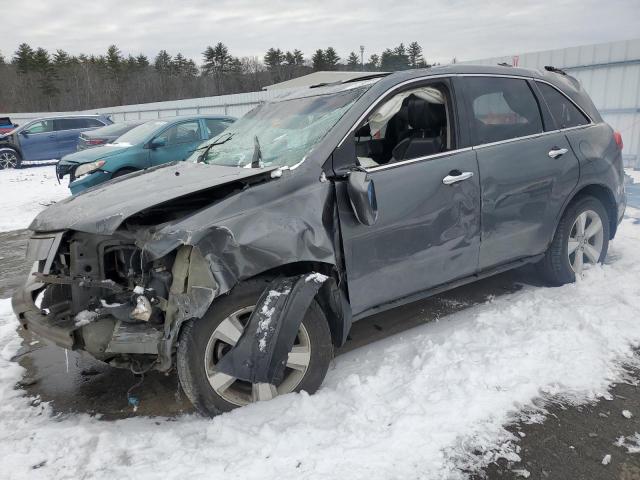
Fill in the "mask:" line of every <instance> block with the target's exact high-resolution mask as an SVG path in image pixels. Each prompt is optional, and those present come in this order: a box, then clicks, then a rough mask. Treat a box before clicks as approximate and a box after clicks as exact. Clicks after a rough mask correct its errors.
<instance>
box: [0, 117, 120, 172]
mask: <svg viewBox="0 0 640 480" xmlns="http://www.w3.org/2000/svg"><path fill="white" fill-rule="evenodd" d="M111 123H112V122H111V120H109V118H107V117H105V116H103V115H65V116H60V117H47V118H39V119H37V120H32V121H31V122H28V123H25V124H24V125H22V126H20V127H18V128H16V129H14V130H12V131H10V132H9V133H7V134H4V135H0V169H2V168H17V167H19V166H20V165H21V163H22V162H23V161H29V162H35V161H48V160H58V159H60V158H62V157H63V156H64V155H67V154H69V153H71V152H75V151H76V148H77V145H78V137H79V136H80V134H81V133H82V132H85V131H87V130H93V129H96V128H100V127H104V126H105V125H109V124H111Z"/></svg>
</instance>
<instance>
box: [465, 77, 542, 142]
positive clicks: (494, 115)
mask: <svg viewBox="0 0 640 480" xmlns="http://www.w3.org/2000/svg"><path fill="white" fill-rule="evenodd" d="M461 80H462V84H463V88H464V95H465V98H466V101H467V111H468V112H469V113H470V116H471V118H470V121H471V122H470V123H471V125H469V129H470V131H471V137H472V142H473V143H474V144H475V145H482V144H485V143H493V142H499V141H503V140H509V139H512V138H518V137H525V136H527V135H534V134H536V133H541V132H542V131H543V129H542V117H541V115H540V107H539V105H538V102H537V100H536V98H535V96H534V94H533V92H532V91H531V88H530V87H529V84H528V83H527V81H526V80H521V79H515V78H498V77H467V78H462V79H461Z"/></svg>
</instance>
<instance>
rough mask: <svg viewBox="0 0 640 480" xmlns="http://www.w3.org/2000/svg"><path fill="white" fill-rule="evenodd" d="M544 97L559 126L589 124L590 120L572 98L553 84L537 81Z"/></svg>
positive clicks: (569, 126)
mask: <svg viewBox="0 0 640 480" xmlns="http://www.w3.org/2000/svg"><path fill="white" fill-rule="evenodd" d="M536 83H537V85H538V89H539V90H540V93H541V94H542V98H543V99H544V101H545V102H546V104H547V106H548V107H549V110H550V111H551V115H552V116H553V119H554V120H555V122H556V126H557V128H571V127H579V126H581V125H588V124H589V123H590V120H589V119H588V118H587V117H586V116H585V114H584V113H582V112H581V111H580V110H579V109H578V108H577V107H576V106H575V105H574V104H573V102H572V101H571V100H569V99H568V98H567V97H566V96H565V95H564V94H562V93H560V92H559V91H558V90H556V89H555V88H554V87H552V86H551V85H547V84H546V83H542V82H536Z"/></svg>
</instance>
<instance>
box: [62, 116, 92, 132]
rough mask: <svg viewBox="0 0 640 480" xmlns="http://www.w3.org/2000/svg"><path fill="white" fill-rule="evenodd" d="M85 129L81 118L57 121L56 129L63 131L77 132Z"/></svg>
mask: <svg viewBox="0 0 640 480" xmlns="http://www.w3.org/2000/svg"><path fill="white" fill-rule="evenodd" d="M79 128H85V124H84V122H83V119H81V118H59V119H56V120H55V129H56V130H57V131H61V130H77V129H79Z"/></svg>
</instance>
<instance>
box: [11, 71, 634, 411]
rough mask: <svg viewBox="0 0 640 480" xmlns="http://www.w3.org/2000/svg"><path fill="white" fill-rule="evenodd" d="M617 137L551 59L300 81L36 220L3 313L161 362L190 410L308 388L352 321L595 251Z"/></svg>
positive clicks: (577, 260) (611, 211)
mask: <svg viewBox="0 0 640 480" xmlns="http://www.w3.org/2000/svg"><path fill="white" fill-rule="evenodd" d="M139 128H140V127H139ZM148 141H150V140H147V142H148ZM621 145H622V139H621V137H620V135H619V134H618V133H616V132H614V131H613V130H612V129H611V127H610V126H609V125H607V124H606V123H605V122H604V121H603V120H602V117H601V116H600V114H599V113H598V111H597V110H596V108H595V107H594V105H593V103H592V101H591V100H590V99H589V97H588V96H587V94H586V93H585V91H584V90H583V89H582V88H581V87H580V85H579V83H578V82H577V81H575V80H574V79H573V78H571V77H569V76H567V75H564V74H563V73H562V72H559V71H555V70H554V71H542V72H538V71H532V70H526V69H520V68H507V67H487V66H472V65H451V66H444V67H435V68H430V69H425V70H411V71H404V72H397V73H394V74H391V75H388V76H382V75H381V76H380V77H379V78H377V79H369V80H367V81H362V80H361V81H359V82H358V81H355V82H352V83H346V84H339V85H331V86H326V87H319V88H309V89H305V90H299V91H297V92H293V93H289V94H287V95H286V96H284V97H281V98H278V99H277V100H273V101H271V102H267V103H265V104H262V105H261V106H259V107H257V108H256V109H254V110H253V111H252V112H250V113H249V114H247V115H246V116H244V117H243V118H241V119H240V120H238V121H237V122H236V123H235V124H233V125H232V126H231V127H230V128H229V129H228V130H227V131H225V132H224V133H222V134H221V135H219V136H218V137H216V138H214V139H212V140H211V141H209V142H208V143H206V144H204V145H203V147H204V148H202V149H200V150H198V151H196V152H194V153H193V155H192V159H193V160H197V161H193V162H192V161H187V162H176V163H170V164H166V165H160V166H157V167H155V168H152V169H149V170H148V171H147V172H145V173H144V174H142V172H139V173H138V174H131V175H129V176H127V177H124V178H121V179H117V180H114V181H112V182H110V183H109V185H104V186H99V187H96V188H93V189H91V190H89V191H87V192H84V193H83V194H80V195H77V196H75V197H72V198H70V199H67V200H63V201H61V202H58V203H56V204H55V205H53V206H51V207H49V208H48V209H47V210H45V211H44V212H43V213H41V214H40V215H38V217H37V218H36V219H35V220H34V221H33V223H32V224H31V226H30V229H31V230H32V231H34V232H35V234H34V235H33V237H32V238H31V240H30V242H29V250H28V251H29V257H28V262H29V264H30V265H33V266H34V268H33V270H32V272H33V274H32V275H31V276H30V277H29V279H28V281H27V283H26V285H25V286H24V287H23V288H22V289H20V290H18V291H17V292H16V293H15V295H14V297H13V309H14V311H15V313H16V315H17V316H18V319H19V321H20V323H21V324H22V326H23V327H24V328H26V329H29V330H31V331H33V332H34V333H35V334H37V335H41V336H42V337H45V338H48V339H49V340H51V341H53V342H55V343H57V344H58V345H60V346H61V347H64V348H67V349H81V350H84V351H87V352H89V353H90V354H92V355H93V356H95V357H96V358H98V359H100V360H103V361H105V362H109V363H110V364H111V365H114V366H119V367H126V368H133V369H134V370H135V371H145V370H150V369H156V370H159V371H168V370H169V369H171V368H173V367H176V369H177V372H178V377H179V379H180V383H181V385H182V388H183V389H184V391H185V393H186V395H187V396H188V398H189V399H190V400H191V401H192V402H193V404H194V405H195V406H196V407H197V408H198V410H199V411H201V412H203V413H205V414H210V415H214V414H217V413H219V412H222V411H227V410H230V409H233V408H236V407H239V406H242V405H246V404H248V403H250V402H254V401H258V400H268V399H270V398H273V397H274V396H276V395H282V394H286V393H288V392H294V391H301V390H305V391H307V392H309V393H313V392H314V391H315V390H316V389H317V388H318V387H319V386H320V384H321V382H322V380H323V378H324V376H325V373H326V371H327V368H328V366H329V362H330V360H331V358H332V355H333V350H334V348H337V347H340V346H341V345H342V344H343V343H344V342H345V340H346V338H347V335H348V334H349V331H350V328H351V324H352V322H354V321H357V320H360V319H362V318H364V317H367V316H369V315H371V314H374V313H377V312H380V311H384V310H387V309H390V308H393V307H396V306H399V305H403V304H406V303H409V302H413V301H416V300H419V299H422V298H424V297H427V296H429V295H433V294H435V293H438V292H442V291H444V290H447V289H450V288H454V287H457V286H460V285H463V284H466V283H468V282H473V281H475V280H477V279H481V278H484V277H488V276H490V275H494V274H496V273H499V272H503V271H505V270H508V269H511V268H515V267H519V266H521V265H525V264H529V263H532V264H537V266H538V268H539V270H540V272H541V274H542V275H543V277H544V278H545V279H546V280H547V282H548V283H549V284H550V285H561V284H564V283H567V282H573V281H574V280H575V278H576V277H577V276H579V275H581V274H582V273H583V271H584V269H586V268H589V266H592V265H595V264H598V263H600V262H602V261H603V260H604V259H605V257H606V255H607V249H608V245H609V241H610V240H611V239H613V238H614V236H615V234H616V230H617V227H618V224H619V222H620V221H621V219H622V216H623V213H624V209H625V205H626V199H625V190H624V186H623V167H622V157H621V149H620V146H621ZM107 161H108V159H107Z"/></svg>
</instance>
